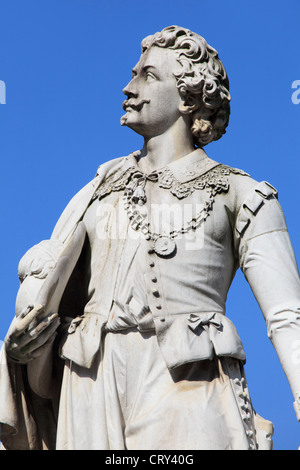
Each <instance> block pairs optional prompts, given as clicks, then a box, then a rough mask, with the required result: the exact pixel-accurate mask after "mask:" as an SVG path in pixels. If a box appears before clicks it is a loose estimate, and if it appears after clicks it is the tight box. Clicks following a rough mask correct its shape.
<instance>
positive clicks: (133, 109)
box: [121, 46, 182, 137]
mask: <svg viewBox="0 0 300 470" xmlns="http://www.w3.org/2000/svg"><path fill="white" fill-rule="evenodd" d="M176 57H177V56H176V54H175V52H174V51H172V50H170V49H163V48H160V47H156V46H153V47H151V48H150V49H149V50H148V51H146V52H145V53H144V54H143V55H142V57H141V59H140V60H139V62H138V63H137V65H136V66H135V67H134V69H133V71H132V80H131V81H130V82H129V83H128V85H127V86H126V87H125V88H124V90H123V93H124V94H125V95H127V97H128V99H127V100H126V101H124V103H123V109H124V110H125V111H126V114H125V115H124V116H123V117H122V119H121V124H122V125H125V126H128V127H130V128H131V129H133V130H134V131H135V132H137V133H138V134H141V135H143V136H144V137H153V136H155V135H160V134H163V133H164V132H166V131H167V130H168V129H169V128H170V127H172V125H173V124H174V123H175V122H176V121H177V120H178V119H179V118H180V116H181V112H180V104H181V103H182V100H181V98H180V95H179V92H178V89H177V87H176V79H175V77H174V72H176V71H178V69H179V68H180V67H181V66H180V64H179V63H178V62H177V60H176Z"/></svg>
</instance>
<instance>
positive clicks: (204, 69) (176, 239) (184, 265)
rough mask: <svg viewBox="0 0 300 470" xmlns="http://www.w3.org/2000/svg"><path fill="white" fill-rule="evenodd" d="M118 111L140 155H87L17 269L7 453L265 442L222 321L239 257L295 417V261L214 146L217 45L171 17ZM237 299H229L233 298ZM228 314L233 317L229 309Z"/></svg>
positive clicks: (278, 229)
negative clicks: (76, 181)
mask: <svg viewBox="0 0 300 470" xmlns="http://www.w3.org/2000/svg"><path fill="white" fill-rule="evenodd" d="M123 92H124V94H125V95H126V97H127V98H126V100H125V101H124V103H123V108H124V111H125V114H124V116H123V117H122V118H121V124H122V125H123V126H127V127H129V128H131V129H132V130H134V131H135V132H137V133H138V134H140V135H141V136H143V138H144V145H143V148H142V149H141V150H139V151H135V152H133V153H131V154H130V155H128V156H125V157H118V158H116V159H114V160H111V161H108V162H107V163H104V164H103V165H101V166H100V167H99V169H98V171H97V174H96V176H95V178H94V179H93V180H92V181H91V182H90V183H88V184H87V185H86V186H85V187H84V188H83V189H81V190H80V191H79V193H77V194H76V195H75V196H74V198H73V199H72V200H71V202H70V203H69V204H68V206H67V207H66V209H65V210H64V212H63V214H62V215H61V217H60V219H59V221H58V223H57V225H56V226H55V228H54V231H53V233H52V236H51V238H50V239H49V240H44V241H43V242H41V243H39V244H38V245H36V246H35V247H33V248H32V249H31V250H29V251H28V252H27V253H26V254H25V255H24V257H23V258H22V260H21V261H20V265H19V277H20V281H21V285H20V290H19V292H18V296H17V302H16V315H15V317H14V319H13V321H12V324H11V327H10V329H9V331H8V333H7V336H6V338H5V346H4V347H3V348H2V352H1V355H2V357H1V363H2V364H3V365H2V368H1V378H0V395H1V400H0V422H1V423H2V434H1V439H2V442H3V444H4V446H5V448H6V449H58V450H61V449H63V450H64V449H70V450H72V449H112V450H122V449H126V450H138V449H151V450H159V449H176V450H179V449H180V450H182V449H207V450H208V449H214V450H224V449H234V450H236V449H254V450H256V449H259V450H260V449H263V450H265V449H272V434H273V424H272V422H270V421H268V420H265V419H264V418H262V417H261V416H259V415H258V414H257V413H256V411H255V408H254V405H253V404H252V401H251V398H250V394H249V389H248V384H247V380H246V376H245V370H244V364H245V360H246V357H245V352H244V349H243V345H242V342H241V340H240V338H239V335H238V333H237V330H236V328H235V326H234V325H233V323H232V321H231V320H230V318H229V317H228V316H227V315H226V316H225V301H226V296H227V292H228V290H229V288H230V284H231V282H232V280H233V278H234V275H235V273H236V271H237V269H238V268H240V269H241V270H242V272H243V273H244V275H245V277H246V279H247V281H248V282H249V284H250V286H251V289H252V291H253V293H254V295H255V297H256V299H257V301H258V303H259V305H260V308H261V310H262V312H263V315H264V317H265V319H266V324H267V331H268V336H269V338H270V340H271V341H272V343H273V345H274V347H275V349H276V351H277V353H278V356H279V359H280V361H281V363H282V367H283V369H284V372H285V374H286V376H287V378H288V380H289V383H290V386H291V389H292V392H293V395H294V398H295V402H294V408H295V412H296V417H297V419H298V420H300V395H299V394H300V372H299V368H298V369H297V368H295V366H294V365H293V364H292V361H291V360H290V358H291V355H292V353H293V342H294V341H299V333H300V282H299V274H298V268H297V264H296V260H295V256H294V253H293V248H292V246H291V242H290V238H289V235H288V231H287V228H286V223H285V218H284V215H283V213H282V210H281V207H280V205H279V203H278V198H277V191H276V189H275V188H274V187H273V186H272V185H271V184H269V183H268V182H265V181H263V182H257V181H255V180H254V179H252V178H251V177H250V176H249V175H248V174H246V173H245V172H244V171H242V170H239V169H236V168H231V167H230V166H228V165H226V164H223V163H219V162H216V161H214V160H213V159H211V158H210V157H209V156H208V155H207V154H206V152H205V151H204V150H203V147H204V146H206V145H208V144H209V143H210V142H212V141H215V140H218V139H220V138H221V137H222V135H223V134H224V133H225V131H226V128H227V125H228V121H229V114H230V94H229V82H228V77H227V74H226V71H225V69H224V66H223V64H222V62H221V61H220V59H219V57H218V53H217V51H216V50H215V49H213V48H212V47H211V46H209V45H208V44H207V43H206V41H205V40H204V39H203V38H202V37H201V36H199V35H198V34H195V33H193V32H191V31H189V30H188V29H185V28H182V27H178V26H170V27H167V28H165V29H164V30H163V31H161V32H159V33H156V34H154V35H152V36H148V37H146V38H145V39H144V40H143V41H142V54H141V57H140V60H139V62H138V63H137V65H136V66H135V67H134V68H133V70H132V80H131V81H130V82H129V83H128V85H127V86H126V87H125V88H124V90H123ZM241 309H242V306H241ZM229 315H230V312H229Z"/></svg>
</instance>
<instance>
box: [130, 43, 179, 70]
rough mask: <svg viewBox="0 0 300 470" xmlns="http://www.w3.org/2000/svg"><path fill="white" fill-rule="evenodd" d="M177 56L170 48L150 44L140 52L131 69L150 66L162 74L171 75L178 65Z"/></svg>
mask: <svg viewBox="0 0 300 470" xmlns="http://www.w3.org/2000/svg"><path fill="white" fill-rule="evenodd" d="M177 57H178V56H177V53H176V52H175V51H173V50H171V49H167V48H162V47H157V46H152V47H150V49H148V50H147V51H146V52H144V53H143V54H142V56H141V58H140V60H139V61H138V63H137V64H136V66H135V67H134V69H133V70H134V71H136V72H138V71H140V70H141V69H146V68H150V67H151V68H153V69H156V70H157V71H158V72H161V73H163V74H167V75H173V73H174V72H175V70H177V69H178V68H179V67H180V64H179V63H178V61H177Z"/></svg>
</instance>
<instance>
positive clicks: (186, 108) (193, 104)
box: [179, 95, 200, 114]
mask: <svg viewBox="0 0 300 470" xmlns="http://www.w3.org/2000/svg"><path fill="white" fill-rule="evenodd" d="M197 101H198V100H197V99H196V98H195V97H194V96H193V95H187V96H185V97H184V100H182V101H181V103H180V105H179V111H180V112H181V113H182V114H191V113H193V112H194V111H196V110H197V109H198V108H199V107H200V105H199V103H198V102H197Z"/></svg>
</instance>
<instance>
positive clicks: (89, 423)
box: [56, 329, 249, 450]
mask: <svg viewBox="0 0 300 470" xmlns="http://www.w3.org/2000/svg"><path fill="white" fill-rule="evenodd" d="M102 343H103V346H102V349H101V350H99V352H98V355H97V358H96V359H95V361H94V362H93V365H92V367H91V368H89V369H87V368H83V367H81V366H78V365H76V364H75V363H73V362H70V361H66V365H65V370H64V379H63V384H62V391H61V401H60V411H59V420H58V434H57V447H56V448H57V449H88V450H91V449H112V450H122V449H128V450H140V449H148V450H160V449H170V450H171V449H175V450H185V449H195V450H196V449H215V450H217V449H220V450H224V449H248V448H249V440H248V439H247V436H246V432H245V426H244V423H243V420H242V419H241V413H240V408H239V406H238V402H237V399H236V394H235V393H234V390H233V387H232V383H231V380H230V379H229V377H228V375H227V372H226V368H225V367H224V361H223V360H222V359H221V360H220V359H218V358H217V357H216V358H214V359H213V360H211V361H208V360H207V361H201V362H193V363H188V364H184V365H182V366H180V367H177V368H176V369H173V370H171V371H170V370H168V369H167V367H166V365H165V362H164V359H163V357H162V354H161V352H160V349H159V346H158V343H157V338H156V335H155V333H154V332H147V333H140V332H139V331H137V330H136V329H132V330H126V331H125V332H117V333H112V332H110V333H107V334H106V336H105V340H104V341H103V342H102ZM175 347H176V345H174V348H175ZM231 361H232V364H233V366H232V367H236V368H237V369H239V368H240V364H239V362H238V361H235V360H231Z"/></svg>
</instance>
